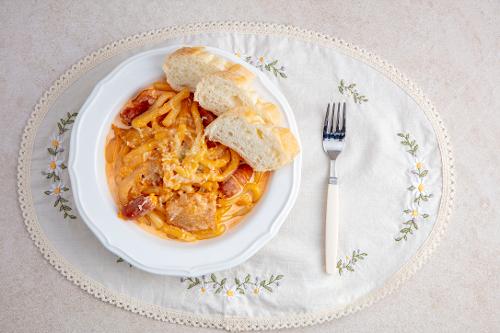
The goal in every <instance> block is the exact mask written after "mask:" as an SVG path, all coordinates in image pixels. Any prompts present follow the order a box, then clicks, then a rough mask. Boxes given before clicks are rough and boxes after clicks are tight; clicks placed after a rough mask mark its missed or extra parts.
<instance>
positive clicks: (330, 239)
mask: <svg viewBox="0 0 500 333" xmlns="http://www.w3.org/2000/svg"><path fill="white" fill-rule="evenodd" d="M339 222H340V216H339V185H338V184H328V196H327V198H326V227H325V260H326V263H325V264H326V265H325V266H326V272H327V273H328V274H333V273H334V272H335V270H336V268H337V262H336V261H337V248H338V240H339Z"/></svg>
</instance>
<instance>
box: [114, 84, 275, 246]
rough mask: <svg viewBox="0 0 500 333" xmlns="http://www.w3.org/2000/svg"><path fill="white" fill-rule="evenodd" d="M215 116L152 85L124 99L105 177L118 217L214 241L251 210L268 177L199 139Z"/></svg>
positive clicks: (185, 94) (175, 235)
mask: <svg viewBox="0 0 500 333" xmlns="http://www.w3.org/2000/svg"><path fill="white" fill-rule="evenodd" d="M215 118H216V116H215V115H214V114H212V113H211V112H209V111H207V110H205V109H203V108H201V107H200V106H199V104H198V102H195V101H194V97H193V93H191V92H190V91H189V90H188V89H182V90H180V91H175V90H174V89H173V88H172V87H171V86H170V85H169V84H168V83H166V82H156V83H154V84H152V85H151V86H149V87H147V88H145V89H144V90H142V91H141V92H140V93H139V94H137V96H135V97H134V98H133V99H131V100H129V101H128V102H127V103H126V104H125V105H124V107H123V109H122V110H121V112H120V116H119V119H117V121H115V124H113V125H112V128H111V130H110V133H109V136H108V141H107V144H106V151H105V154H106V173H107V177H108V182H109V186H110V189H111V193H112V195H113V196H114V200H115V202H116V204H117V206H118V214H119V216H120V217H121V218H123V219H126V220H132V221H134V222H135V223H137V224H138V225H139V226H140V227H141V228H144V229H145V230H147V231H150V232H152V233H154V234H156V235H158V236H160V237H163V238H170V239H177V240H180V241H186V242H191V241H196V240H201V239H207V238H213V237H216V236H219V235H221V234H222V233H224V232H225V231H226V230H227V229H228V228H229V227H230V226H231V225H234V224H235V223H237V222H238V221H239V220H240V219H241V218H242V217H243V216H244V215H245V214H247V213H248V212H250V211H251V210H252V208H253V207H254V206H255V204H256V203H257V202H258V201H259V199H260V198H261V196H262V193H263V191H264V189H265V186H266V183H267V180H268V177H269V172H256V171H254V170H253V169H252V168H251V167H250V166H249V165H248V164H246V162H245V161H244V160H243V159H242V158H241V157H240V156H239V155H238V153H236V152H235V151H234V150H232V149H230V148H229V147H227V146H225V145H223V144H221V143H218V142H212V141H210V140H208V139H206V138H205V135H204V129H205V127H206V126H208V124H210V122H212V121H213V120H214V119H215Z"/></svg>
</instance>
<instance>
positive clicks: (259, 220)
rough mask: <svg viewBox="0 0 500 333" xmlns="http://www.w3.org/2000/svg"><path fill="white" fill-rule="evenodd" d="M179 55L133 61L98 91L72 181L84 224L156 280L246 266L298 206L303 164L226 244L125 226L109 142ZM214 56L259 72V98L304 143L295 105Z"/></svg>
mask: <svg viewBox="0 0 500 333" xmlns="http://www.w3.org/2000/svg"><path fill="white" fill-rule="evenodd" d="M179 47H181V46H180V45H177V46H170V47H165V48H161V49H156V50H151V51H148V52H144V53H141V54H138V55H136V56H133V57H131V58H129V59H128V60H126V61H124V62H123V63H122V64H120V65H119V66H118V67H117V68H115V69H114V70H113V71H112V72H111V73H110V74H109V75H108V76H107V77H106V78H104V79H103V80H102V81H101V82H99V84H97V86H96V87H95V88H94V90H93V91H92V93H91V94H90V96H89V97H88V99H87V101H86V102H85V104H84V105H83V107H82V108H81V110H80V112H79V115H78V118H77V120H76V122H75V124H74V127H73V131H72V134H71V145H70V157H69V174H70V178H71V184H72V188H73V196H74V198H75V203H76V207H77V209H78V211H79V213H80V216H81V217H82V219H83V220H84V221H85V223H86V224H87V225H88V227H89V228H90V229H91V230H92V231H93V232H94V234H95V235H96V236H97V238H98V239H99V240H100V241H101V242H102V244H103V245H104V246H105V247H106V248H107V249H108V250H110V251H111V252H113V253H115V254H116V255H118V256H120V257H122V258H123V259H125V260H126V261H128V262H129V263H131V264H132V265H134V266H135V267H138V268H140V269H143V270H145V271H148V272H151V273H157V274H164V275H179V276H199V275H202V274H207V273H211V272H215V271H219V270H223V269H228V268H231V267H234V266H236V265H239V264H241V263H242V262H244V261H245V260H247V259H248V258H250V257H251V256H252V255H254V254H255V253H256V252H257V251H258V250H259V249H260V248H261V247H262V246H264V244H266V243H267V242H268V241H269V240H270V239H271V238H273V237H274V236H275V235H276V234H277V232H278V230H279V228H280V227H281V224H282V223H283V221H284V220H285V218H286V216H287V215H288V213H289V212H290V209H291V208H292V206H293V204H294V203H295V200H296V198H297V194H298V190H299V185H300V168H301V156H300V155H299V156H297V157H296V158H295V160H294V162H293V163H292V164H290V165H288V166H286V167H284V168H282V169H280V170H278V171H276V172H274V173H273V175H272V177H271V179H270V181H269V184H268V188H267V190H266V192H265V193H264V195H263V197H262V198H261V200H260V202H259V203H258V204H257V205H256V207H255V208H254V209H253V210H252V211H251V213H249V214H248V215H247V216H245V218H244V219H243V220H242V221H241V222H240V223H239V224H238V225H237V226H235V227H233V228H231V229H229V230H228V231H227V232H226V233H225V234H224V235H222V236H220V237H217V238H214V239H210V240H205V241H199V242H195V243H182V242H178V241H175V240H165V239H161V238H159V237H156V236H154V235H152V234H150V233H148V232H146V231H143V230H142V229H141V228H139V227H138V226H137V225H135V224H134V223H127V222H124V221H123V220H121V219H119V218H118V217H117V208H116V205H115V203H114V202H113V199H112V197H111V193H110V190H109V188H108V184H107V181H106V172H105V159H104V147H105V141H106V136H107V134H108V132H109V130H110V126H111V123H112V122H113V120H114V118H115V117H116V115H117V113H118V112H119V111H120V108H121V107H122V106H123V104H124V103H125V102H126V101H127V100H128V99H130V98H131V97H133V96H134V95H135V94H136V93H137V91H139V90H140V89H141V88H143V87H145V86H147V85H149V84H151V83H152V82H154V81H155V80H158V79H159V78H161V77H162V75H163V71H162V69H161V65H162V63H163V61H164V59H165V57H166V55H167V54H169V53H172V52H173V51H175V50H176V49H178V48H179ZM207 50H208V51H209V52H212V53H214V54H217V55H219V56H221V57H223V58H226V59H229V60H231V61H232V62H234V63H240V64H242V65H243V66H245V67H246V68H248V69H249V70H251V71H252V72H254V73H255V74H256V76H257V79H256V80H255V84H254V85H255V89H256V90H257V92H258V93H259V94H260V96H261V97H262V98H264V99H266V100H268V101H271V102H274V103H276V104H278V105H279V106H280V108H281V110H282V111H283V112H284V116H285V117H284V118H285V120H286V126H287V127H289V128H290V130H291V131H292V132H293V133H294V134H295V136H296V137H297V138H299V136H298V131H297V124H296V122H295V118H294V116H293V113H292V110H291V108H290V106H289V105H288V102H287V101H286V99H285V97H284V96H283V95H282V94H281V92H280V91H279V90H278V89H277V88H276V87H275V86H274V85H273V84H272V83H271V81H270V80H269V79H268V78H267V77H266V76H265V75H264V74H263V73H262V72H260V71H259V70H258V69H256V68H254V67H253V66H251V65H248V64H247V63H245V62H244V61H242V60H241V59H240V58H238V57H236V56H234V55H233V54H231V53H228V52H226V51H223V50H220V49H216V48H212V47H207Z"/></svg>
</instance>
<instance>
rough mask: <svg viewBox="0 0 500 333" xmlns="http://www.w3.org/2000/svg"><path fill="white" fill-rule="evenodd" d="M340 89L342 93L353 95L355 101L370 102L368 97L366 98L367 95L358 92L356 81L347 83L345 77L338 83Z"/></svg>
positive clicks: (358, 102)
mask: <svg viewBox="0 0 500 333" xmlns="http://www.w3.org/2000/svg"><path fill="white" fill-rule="evenodd" d="M338 89H339V92H340V93H341V94H342V95H348V96H351V97H352V99H353V101H354V103H357V104H362V103H365V102H368V98H366V96H365V95H361V94H360V93H359V92H358V90H357V89H356V84H355V83H351V84H348V85H346V83H345V81H344V80H343V79H341V80H340V82H339V85H338Z"/></svg>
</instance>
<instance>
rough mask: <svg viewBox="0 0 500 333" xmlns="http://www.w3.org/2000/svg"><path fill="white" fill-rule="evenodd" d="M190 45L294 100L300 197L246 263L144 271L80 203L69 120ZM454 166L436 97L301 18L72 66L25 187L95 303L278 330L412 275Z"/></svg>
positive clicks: (33, 230) (106, 51)
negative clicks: (123, 65)
mask: <svg viewBox="0 0 500 333" xmlns="http://www.w3.org/2000/svg"><path fill="white" fill-rule="evenodd" d="M183 43H184V44H197V45H209V46H214V47H218V48H222V49H225V50H228V51H231V52H234V53H235V54H236V55H238V56H240V57H242V58H243V59H244V60H245V61H247V62H249V63H250V64H252V65H254V66H256V67H257V68H259V69H260V70H262V71H263V72H265V73H266V74H267V75H268V76H269V77H270V78H271V79H272V80H273V81H274V83H275V84H276V85H277V86H278V87H279V88H280V89H281V91H282V92H283V93H284V95H285V96H286V98H287V99H288V101H289V103H290V105H291V106H292V109H293V110H294V113H295V117H296V119H297V123H298V125H299V131H300V136H301V139H302V147H303V174H302V185H301V190H300V194H299V199H298V200H297V203H296V205H295V207H294V209H293V210H292V212H291V214H290V216H289V218H288V219H287V221H286V222H285V223H284V225H283V227H282V229H281V231H280V233H279V234H278V236H277V237H276V238H275V239H273V240H272V241H271V242H270V243H269V244H268V245H266V246H265V247H264V248H263V249H262V250H261V251H260V252H259V253H258V254H257V255H255V256H254V257H253V258H251V259H250V260H248V261H247V262H246V263H244V264H242V265H240V266H239V267H236V268H234V269H231V270H227V271H222V272H217V273H214V274H210V275H207V276H201V277H196V278H176V277H165V276H157V275H153V274H149V273H145V272H142V271H140V270H138V269H136V268H134V267H132V266H130V265H129V264H128V263H126V262H124V261H123V260H122V259H121V258H117V257H116V256H114V255H113V254H111V253H110V252H108V251H106V250H105V249H104V248H103V246H101V244H100V243H99V242H98V240H97V238H95V237H94V235H93V234H92V233H91V232H90V231H89V230H88V229H87V227H86V225H85V224H84V223H83V221H81V220H80V219H79V217H78V213H77V212H76V211H75V206H74V203H73V199H72V196H71V191H70V188H71V184H70V183H69V178H68V173H67V170H66V164H65V163H66V161H67V157H68V146H69V134H70V131H71V126H72V124H73V122H74V120H75V118H76V117H77V116H78V112H79V109H80V107H81V105H82V104H83V102H84V101H85V99H86V98H87V96H88V95H89V93H90V91H91V90H92V88H93V87H94V85H95V84H96V83H97V82H98V81H99V80H100V79H102V78H103V77H104V76H106V75H107V74H108V73H109V72H110V71H111V70H112V69H113V68H114V67H115V66H117V65H118V64H119V63H120V62H122V61H123V60H125V59H127V58H128V57H130V56H131V55H134V54H136V53H138V52H142V51H145V50H149V49H153V48H158V47H162V46H167V45H172V44H183ZM160 65H161V64H159V66H160ZM332 100H336V101H338V100H345V101H347V102H348V103H349V118H348V119H349V135H348V139H347V144H346V150H345V151H344V152H343V153H342V157H341V159H340V161H339V163H338V171H339V176H340V179H341V190H340V191H341V192H340V193H341V197H340V198H341V221H342V222H341V226H340V243H339V255H340V257H339V258H338V263H337V270H338V272H337V274H335V275H332V276H330V275H326V274H325V273H324V268H323V262H324V255H323V249H324V246H323V244H324V236H323V235H324V214H325V212H324V207H325V194H326V193H325V191H326V183H327V182H326V179H327V173H328V167H327V166H328V159H327V157H326V155H325V154H324V153H323V151H322V147H321V128H322V125H323V117H324V112H325V107H326V104H327V103H328V102H330V101H332ZM452 162H453V161H452V156H451V151H450V144H449V140H448V137H447V134H446V131H445V129H444V126H443V123H442V121H441V120H440V118H439V115H438V114H437V112H436V111H435V110H434V108H433V106H432V105H431V103H430V102H429V101H428V100H427V99H426V98H425V97H424V96H423V94H422V92H421V91H420V90H419V89H417V88H416V87H415V86H414V85H413V84H412V83H411V82H410V81H409V80H408V79H406V78H405V77H404V76H403V75H402V74H401V73H400V72H398V71H397V70H396V69H395V68H394V67H393V66H391V65H389V64H387V63H386V62H385V61H383V60H381V59H380V58H378V57H377V56H375V55H373V54H371V53H369V52H367V51H365V50H362V49H359V48H358V47H356V46H353V45H351V44H349V43H346V42H344V41H342V40H339V39H336V38H333V37H330V36H327V35H322V34H319V33H315V32H312V31H307V30H302V29H299V28H295V27H292V26H285V25H277V24H264V23H246V22H216V23H203V24H193V25H186V26H176V27H170V28H166V29H161V30H155V31H150V32H147V33H143V34H139V35H135V36H132V37H128V38H125V39H122V40H119V41H117V42H113V43H111V44H109V45H107V46H105V47H104V48H102V49H100V50H98V51H96V52H94V53H92V54H90V55H88V56H87V57H85V58H83V59H82V60H80V61H79V62H78V63H76V64H75V65H73V66H72V67H71V68H70V69H69V70H68V71H67V72H66V73H64V74H63V75H62V76H61V77H60V78H59V79H58V80H57V81H56V82H55V83H54V84H53V86H52V87H50V89H49V90H47V91H46V92H45V93H44V94H43V96H42V98H41V99H40V101H39V103H38V104H37V105H36V106H35V110H34V112H33V114H32V115H31V118H30V119H29V122H28V124H27V126H26V128H25V131H24V134H23V140H22V144H21V149H20V153H19V165H18V188H19V201H20V205H21V208H22V211H23V217H24V220H25V223H26V227H27V230H28V232H29V234H30V235H31V237H32V239H33V241H34V242H35V244H36V246H37V247H38V248H39V249H40V251H41V252H42V254H43V255H44V257H45V258H46V259H47V260H48V261H49V262H50V263H51V264H52V265H53V266H54V267H55V268H56V269H57V270H58V271H59V272H61V274H63V275H64V276H65V277H67V279H68V280H70V281H72V282H73V283H75V284H76V285H78V286H79V287H81V288H82V289H83V290H85V291H87V292H89V293H90V294H92V295H94V296H95V297H96V298H99V299H101V300H103V301H105V302H109V303H111V304H114V305H116V306H118V307H122V308H125V309H127V310H130V311H132V312H135V313H138V314H141V315H145V316H148V317H151V318H155V319H157V320H163V321H168V322H173V323H179V324H186V325H192V326H202V327H217V328H225V329H228V330H252V329H253V330H257V329H276V328H283V327H297V326H305V325H313V324H317V323H321V322H324V321H327V320H331V319H334V318H338V317H341V316H344V315H347V314H350V313H353V312H355V311H357V310H360V309H362V308H364V307H367V306H369V305H371V304H372V303H374V302H375V301H377V300H379V299H381V298H382V297H384V296H386V295H387V294H390V293H391V292H392V291H393V290H395V289H396V288H397V287H398V286H400V285H401V284H402V283H403V282H404V281H405V280H406V279H408V277H410V276H411V275H412V274H414V273H415V271H416V270H417V269H418V268H419V267H420V266H421V265H422V264H423V262H424V261H425V260H426V259H427V258H428V256H429V255H430V254H431V253H432V251H433V250H434V248H435V247H436V245H437V244H438V243H439V241H440V238H441V236H442V234H443V233H444V231H445V229H446V225H447V223H448V222H447V221H448V217H449V215H450V213H451V206H452V198H453V163H452Z"/></svg>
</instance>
